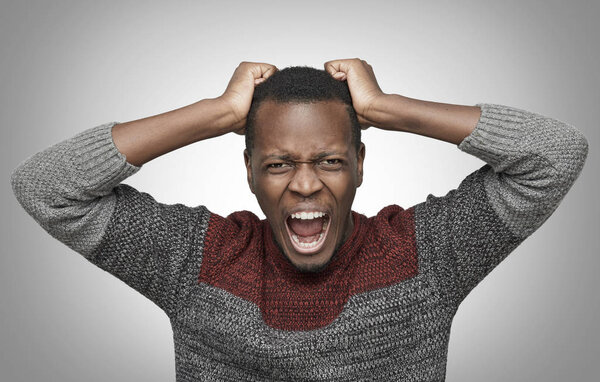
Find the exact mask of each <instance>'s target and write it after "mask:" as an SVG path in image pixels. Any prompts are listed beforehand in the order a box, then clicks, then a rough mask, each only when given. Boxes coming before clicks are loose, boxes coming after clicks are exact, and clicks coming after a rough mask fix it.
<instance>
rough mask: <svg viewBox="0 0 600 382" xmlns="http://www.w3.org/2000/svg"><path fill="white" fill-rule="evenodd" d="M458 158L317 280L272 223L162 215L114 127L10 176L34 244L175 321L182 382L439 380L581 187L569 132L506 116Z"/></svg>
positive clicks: (164, 208) (388, 210) (244, 216)
mask: <svg viewBox="0 0 600 382" xmlns="http://www.w3.org/2000/svg"><path fill="white" fill-rule="evenodd" d="M478 106H479V107H480V108H481V117H480V119H479V121H478V123H477V126H476V128H475V129H474V130H473V132H472V133H471V134H470V135H469V136H467V137H466V138H465V139H464V140H463V141H462V142H461V143H460V144H459V145H457V147H458V148H459V149H460V150H462V151H464V152H466V153H468V154H471V155H474V156H476V157H477V158H479V159H481V160H483V161H484V162H485V164H484V165H483V166H482V167H480V168H479V169H477V170H476V171H474V172H472V173H471V174H469V175H468V176H467V177H466V178H465V179H464V180H462V181H461V182H460V184H459V186H458V187H457V188H456V189H453V190H450V191H448V193H447V194H446V195H444V196H434V195H432V194H429V195H428V196H427V198H426V200H425V201H423V202H421V203H419V204H416V205H414V206H411V207H409V208H402V207H400V206H398V205H390V206H387V207H384V208H382V209H381V210H380V211H379V212H378V213H377V214H376V215H375V216H371V217H367V216H365V215H363V214H360V213H357V212H355V211H352V217H353V219H354V230H353V232H352V234H351V236H350V237H349V238H348V239H347V240H346V242H344V243H343V245H342V246H341V247H340V248H339V250H338V251H337V252H336V254H335V256H334V258H333V259H332V261H331V262H330V263H329V264H328V265H327V267H326V268H325V269H324V270H323V271H322V272H319V273H301V272H299V271H297V270H296V269H295V268H294V267H293V266H292V265H291V264H290V263H289V262H288V261H287V259H285V258H284V255H283V254H282V253H281V251H280V249H279V247H278V246H277V245H276V243H275V242H274V239H273V236H272V231H271V229H270V226H269V224H268V222H267V221H266V220H260V219H259V218H258V217H257V216H256V215H254V214H253V213H251V212H249V211H240V212H235V213H232V214H231V215H229V216H226V217H223V216H219V215H217V214H215V213H212V212H210V211H209V210H208V209H207V208H206V207H205V206H203V205H198V206H195V207H189V206H186V205H183V204H181V203H177V204H164V203H160V202H157V201H156V200H155V199H154V198H153V197H152V196H151V195H149V194H148V193H145V192H141V191H138V190H136V189H135V188H134V187H132V186H130V185H128V184H125V183H122V181H123V180H125V179H126V178H127V177H129V176H131V175H133V174H135V173H136V172H137V171H139V170H140V169H141V167H138V166H135V165H132V164H130V163H128V162H127V161H126V158H125V156H124V155H123V154H122V153H121V152H119V151H118V149H117V148H116V146H115V144H114V142H113V140H112V133H111V131H112V127H113V126H114V125H115V124H117V123H118V122H109V123H105V124H102V125H98V126H95V127H91V128H88V129H87V130H84V131H81V132H80V133H78V134H76V135H75V136H73V137H71V138H69V139H66V140H64V141H62V142H59V143H57V144H55V145H53V146H51V147H48V148H47V149H45V150H43V151H41V152H38V153H36V154H34V155H32V156H31V157H29V158H27V159H26V160H25V161H23V162H22V163H21V164H20V165H19V166H18V167H17V168H16V169H15V170H14V171H13V173H12V175H11V184H12V188H13V191H14V194H15V196H16V198H17V200H18V202H19V203H20V204H21V206H22V207H23V208H24V209H25V211H26V212H27V213H28V214H29V215H30V216H31V217H33V218H34V219H35V220H36V222H37V223H39V224H40V225H41V226H42V227H43V228H44V230H46V231H47V232H48V233H49V234H50V235H52V236H53V237H54V238H56V239H57V240H60V241H61V242H62V243H64V244H65V245H67V246H68V247H69V248H71V249H72V250H74V251H76V252H77V253H79V254H81V255H82V256H84V257H85V258H86V259H87V260H89V261H90V262H91V263H93V264H95V265H96V266H98V267H99V268H101V269H102V270H104V271H106V272H110V273H111V274H112V275H114V276H115V277H117V278H118V279H120V280H122V281H123V282H125V283H126V284H127V285H129V286H130V287H132V288H134V289H135V290H137V291H139V292H140V293H141V294H142V295H144V296H145V297H147V298H148V299H150V300H151V301H153V302H154V303H155V304H156V305H157V306H159V307H160V308H161V309H162V310H163V311H164V312H165V313H166V314H167V316H168V317H169V320H170V323H171V326H172V329H173V340H174V349H175V361H176V370H175V371H176V378H177V381H181V382H183V381H267V380H278V381H366V380H378V381H443V380H444V379H445V374H446V361H447V353H448V340H449V335H450V329H451V323H452V319H453V317H454V314H455V313H456V311H457V309H458V307H459V305H460V303H461V302H462V301H463V300H464V299H465V297H466V296H467V295H468V294H469V292H470V291H471V290H472V289H473V288H474V287H476V286H477V284H478V283H479V282H480V281H481V280H482V279H483V278H484V277H485V276H486V275H488V274H489V272H490V271H491V270H492V269H494V268H495V267H496V266H497V265H498V264H499V263H500V262H501V261H502V260H503V259H505V258H506V257H507V256H508V255H509V254H510V253H511V252H512V251H513V250H514V249H515V248H516V247H517V246H519V244H520V243H522V242H523V240H525V239H526V238H527V237H528V236H530V235H531V234H532V233H533V232H534V231H535V230H536V229H538V228H539V227H540V226H541V225H542V224H543V223H544V222H545V221H546V220H547V219H548V217H549V216H550V215H551V214H552V213H553V212H554V211H555V209H556V208H557V206H558V204H559V203H560V202H561V200H562V199H563V198H564V196H565V194H566V193H567V191H568V190H569V189H570V187H571V186H572V185H573V183H574V182H575V180H576V179H577V177H578V176H579V174H580V172H581V170H582V167H583V165H584V162H585V160H586V157H587V153H588V142H587V140H586V138H585V137H584V135H583V134H582V133H581V132H580V131H578V130H577V129H576V128H574V127H573V126H571V125H569V124H566V123H563V122H560V121H558V120H555V119H552V118H548V117H544V116H542V115H539V114H535V113H532V112H528V111H525V110H520V109H516V108H513V107H508V106H503V105H491V104H479V105H478Z"/></svg>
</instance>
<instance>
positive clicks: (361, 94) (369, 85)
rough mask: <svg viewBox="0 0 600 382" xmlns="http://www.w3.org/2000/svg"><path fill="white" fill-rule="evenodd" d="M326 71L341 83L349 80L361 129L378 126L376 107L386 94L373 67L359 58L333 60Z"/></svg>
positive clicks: (327, 63) (353, 104) (326, 65)
mask: <svg viewBox="0 0 600 382" xmlns="http://www.w3.org/2000/svg"><path fill="white" fill-rule="evenodd" d="M325 71H327V72H328V73H329V74H331V76H332V77H333V78H335V79H336V80H339V81H346V80H348V88H349V89H350V96H351V97H352V106H354V110H356V114H357V117H358V122H359V123H360V126H361V128H362V129H363V130H364V129H367V128H369V127H370V126H377V121H376V118H375V117H374V115H373V114H374V107H373V106H374V105H375V104H376V102H378V101H379V100H380V99H382V97H383V96H385V95H386V94H385V93H384V92H383V91H381V88H380V87H379V85H378V84H377V79H376V78H375V73H373V67H372V66H371V65H369V64H367V62H366V61H365V60H361V59H359V58H352V59H343V60H332V61H327V62H326V63H325Z"/></svg>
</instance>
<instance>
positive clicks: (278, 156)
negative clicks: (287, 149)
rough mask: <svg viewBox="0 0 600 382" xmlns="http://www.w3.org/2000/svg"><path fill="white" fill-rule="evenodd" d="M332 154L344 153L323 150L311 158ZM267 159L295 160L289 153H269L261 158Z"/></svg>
mask: <svg viewBox="0 0 600 382" xmlns="http://www.w3.org/2000/svg"><path fill="white" fill-rule="evenodd" d="M332 155H345V154H342V153H340V152H337V151H325V152H322V153H319V154H317V155H316V156H314V157H313V159H312V160H313V161H315V160H319V159H323V158H326V157H328V156H332ZM268 159H280V160H284V161H290V162H293V161H294V160H295V158H294V157H293V156H291V155H290V154H270V155H267V156H265V157H264V158H263V159H262V160H263V161H265V160H268Z"/></svg>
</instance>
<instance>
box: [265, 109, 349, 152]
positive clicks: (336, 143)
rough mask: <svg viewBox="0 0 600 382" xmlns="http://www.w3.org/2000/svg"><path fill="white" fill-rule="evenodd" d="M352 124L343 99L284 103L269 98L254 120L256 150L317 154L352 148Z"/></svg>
mask: <svg viewBox="0 0 600 382" xmlns="http://www.w3.org/2000/svg"><path fill="white" fill-rule="evenodd" d="M351 129H352V125H351V122H350V117H349V115H348V111H347V109H346V105H345V104H344V103H342V102H341V101H337V100H335V101H319V102H312V103H289V102H286V103H281V102H274V101H265V102H263V104H261V105H260V107H259V109H258V110H257V113H256V117H255V123H254V149H253V150H254V151H255V152H257V153H259V152H260V153H261V154H263V155H270V154H273V153H274V152H279V153H289V154H292V153H293V154H298V155H307V156H308V155H314V154H317V153H318V152H323V151H344V152H345V151H349V150H350V148H351V146H352V130H351Z"/></svg>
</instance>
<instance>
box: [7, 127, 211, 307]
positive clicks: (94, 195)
mask: <svg viewBox="0 0 600 382" xmlns="http://www.w3.org/2000/svg"><path fill="white" fill-rule="evenodd" d="M117 123H118V122H110V123H106V124H103V125H99V126H95V127H92V128H89V129H87V130H84V131H82V132H80V133H78V134H76V135H75V136H73V137H71V138H69V139H66V140H64V141H62V142H59V143H57V144H55V145H53V146H50V147H48V148H46V149H45V150H43V151H41V152H38V153H36V154H34V155H32V156H31V157H29V158H27V159H26V160H25V161H23V162H22V163H21V164H20V165H19V166H18V167H17V168H16V169H15V170H14V171H13V173H12V175H11V184H12V189H13V192H14V194H15V196H16V198H17V200H18V202H19V203H20V204H21V206H22V207H23V208H24V209H25V211H26V212H27V213H28V214H29V215H30V216H31V217H33V219H34V220H35V221H36V222H37V223H38V224H39V225H40V226H41V227H42V228H43V229H44V230H45V231H47V232H48V233H49V234H50V235H51V236H53V237H54V238H56V239H57V240H59V241H61V242H62V243H64V244H65V245H67V246H68V247H69V248H71V249H73V250H74V251H76V252H77V253H79V254H81V255H82V256H84V257H85V258H86V259H87V260H89V261H90V262H92V263H93V264H95V265H97V266H98V267H100V268H101V269H103V270H105V271H107V272H109V273H111V274H112V275H114V276H116V277H117V278H119V279H120V280H122V281H124V282H125V283H126V284H127V285H129V286H130V287H132V288H134V289H136V290H137V291H138V292H140V293H141V294H142V295H144V296H146V297H147V298H149V299H150V300H151V301H153V302H154V303H156V304H157V305H158V306H159V307H160V308H162V309H163V310H164V311H165V312H166V313H167V314H168V315H170V314H171V313H173V311H174V310H175V309H176V306H177V301H178V300H179V299H180V298H181V296H182V293H183V292H184V290H185V286H186V285H189V284H190V283H191V282H192V280H193V278H194V275H193V274H191V273H190V272H192V269H193V268H194V266H197V268H195V270H196V271H197V270H198V269H199V262H200V260H201V253H199V248H201V242H202V239H203V233H204V232H205V231H206V225H207V224H208V211H207V210H206V208H205V207H203V206H198V207H195V208H191V207H187V206H185V205H183V204H173V205H168V204H163V203H159V202H157V201H156V200H155V199H154V198H153V197H152V196H151V195H149V194H147V193H144V192H139V191H138V190H136V189H135V188H133V187H131V186H129V185H127V184H124V183H121V181H123V180H124V179H126V178H127V177H129V176H131V175H133V174H135V173H136V172H138V171H139V170H140V169H141V166H139V167H138V166H135V165H132V164H130V163H129V162H127V161H126V157H125V156H124V155H123V154H122V153H121V152H120V151H119V150H118V149H117V147H116V146H115V144H114V141H113V139H112V127H113V126H114V125H116V124H117ZM194 251H195V252H196V253H194Z"/></svg>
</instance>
